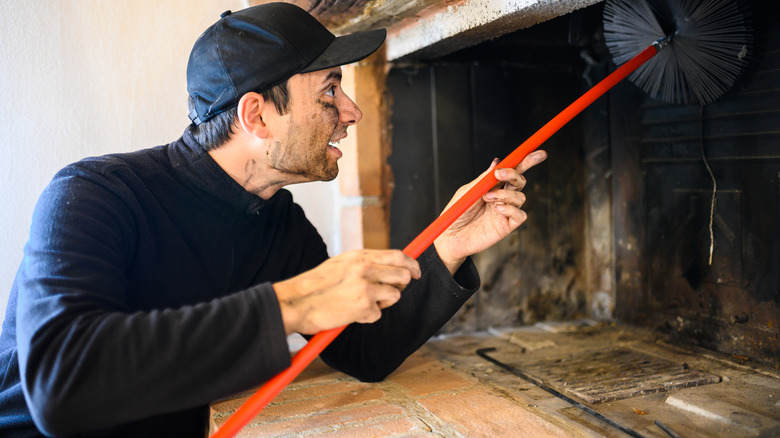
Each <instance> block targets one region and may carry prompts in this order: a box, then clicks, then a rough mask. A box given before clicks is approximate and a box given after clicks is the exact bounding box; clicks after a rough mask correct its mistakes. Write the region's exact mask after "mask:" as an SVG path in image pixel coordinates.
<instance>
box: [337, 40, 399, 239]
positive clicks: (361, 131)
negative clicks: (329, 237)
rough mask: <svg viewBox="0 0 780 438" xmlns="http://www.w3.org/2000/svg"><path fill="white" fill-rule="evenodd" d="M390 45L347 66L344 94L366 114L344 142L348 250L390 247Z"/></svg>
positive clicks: (342, 166)
mask: <svg viewBox="0 0 780 438" xmlns="http://www.w3.org/2000/svg"><path fill="white" fill-rule="evenodd" d="M386 68H387V61H386V59H385V51H384V48H380V50H378V51H377V52H376V53H374V54H373V55H371V56H370V57H369V58H367V59H365V60H363V61H361V62H359V63H357V64H351V65H347V66H344V67H342V71H343V80H342V87H343V88H344V92H345V93H347V95H348V96H350V97H351V98H352V99H353V100H354V101H355V103H356V104H357V105H358V107H359V108H360V110H361V112H362V113H363V118H362V119H361V121H360V123H358V124H357V125H356V126H351V127H349V129H348V130H347V132H348V136H347V137H346V138H345V139H343V140H342V141H341V143H340V145H339V147H340V149H341V150H342V151H343V152H344V156H343V157H342V159H341V160H340V161H339V187H340V191H341V196H342V206H341V236H342V237H341V246H342V249H343V250H345V251H346V250H351V249H359V248H372V249H385V248H388V247H389V245H390V237H389V236H390V232H389V226H390V225H389V210H388V206H389V199H390V194H391V191H390V190H391V189H390V188H391V183H390V181H391V179H392V176H391V174H390V169H389V166H388V164H387V157H388V155H389V153H390V130H389V124H390V117H389V111H390V107H389V104H388V99H387V97H386V96H387V90H386V88H387V87H386V85H385V82H386V77H387V73H386Z"/></svg>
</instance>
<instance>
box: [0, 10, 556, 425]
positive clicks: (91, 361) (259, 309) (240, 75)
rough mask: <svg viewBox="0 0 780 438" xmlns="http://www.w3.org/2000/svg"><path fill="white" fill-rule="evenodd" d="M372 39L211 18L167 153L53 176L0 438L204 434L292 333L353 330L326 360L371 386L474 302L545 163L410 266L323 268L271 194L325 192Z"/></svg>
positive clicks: (5, 338) (368, 262)
mask: <svg viewBox="0 0 780 438" xmlns="http://www.w3.org/2000/svg"><path fill="white" fill-rule="evenodd" d="M384 35H385V34H384V31H383V30H376V31H367V32H362V33H357V34H352V35H348V36H344V37H339V38H335V37H334V36H333V35H332V34H331V33H330V32H328V31H327V30H326V29H325V28H324V27H323V26H321V25H320V24H319V23H318V22H317V21H316V20H315V19H314V18H313V17H311V16H310V15H309V14H307V13H306V12H305V11H303V10H302V9H300V8H298V7H296V6H292V5H289V4H283V3H276V4H266V5H262V6H256V7H253V8H249V9H246V10H243V11H240V12H237V13H235V14H231V13H229V12H227V13H225V14H223V17H222V18H221V19H220V20H219V21H218V22H217V23H216V24H214V25H213V26H211V27H210V28H209V29H207V30H206V32H205V33H204V34H203V35H202V36H201V37H200V38H199V39H198V41H197V42H196V43H195V46H194V48H193V51H192V54H191V56H190V61H189V64H188V71H187V81H188V91H189V94H190V99H191V100H190V107H191V111H190V118H191V120H192V121H193V123H192V124H191V125H190V126H189V127H188V129H187V130H186V131H185V133H184V135H183V136H182V138H180V139H179V140H177V141H175V142H173V143H170V144H168V145H165V146H159V147H156V148H152V149H148V150H142V151H137V152H134V153H128V154H117V155H109V156H104V157H96V158H89V159H85V160H82V161H80V162H78V163H75V164H72V165H70V166H67V167H66V168H65V169H63V170H62V171H60V172H59V173H58V174H57V175H56V176H55V177H54V179H53V180H52V182H51V183H50V185H49V186H48V187H47V188H46V190H45V191H44V193H43V194H42V196H41V198H40V200H39V201H38V205H37V206H36V210H35V213H34V217H33V224H32V227H31V232H30V239H29V242H28V244H27V246H26V248H25V258H24V260H23V262H22V265H21V267H20V269H19V272H18V274H17V278H16V281H15V283H14V286H13V290H12V291H11V298H10V300H9V304H8V311H7V315H6V320H5V322H4V326H3V334H2V338H1V339H0V367H2V368H3V369H4V370H5V371H4V374H3V380H2V385H0V391H1V392H0V432H6V433H11V434H13V436H39V435H40V434H41V433H43V434H47V435H74V434H80V435H82V436H111V437H116V436H136V437H137V436H167V437H170V436H203V435H204V433H205V430H206V421H207V406H208V404H209V402H211V401H213V400H215V399H218V398H221V397H225V396H228V395H231V394H234V393H236V392H239V391H243V390H246V389H249V388H252V387H255V386H257V385H260V384H262V383H263V382H264V381H266V380H267V379H269V378H270V377H272V376H273V375H275V374H276V373H278V372H279V371H282V370H283V369H285V368H286V367H287V366H288V365H289V363H290V356H289V353H288V346H287V343H286V337H287V335H289V334H292V333H296V332H297V333H302V334H305V335H312V334H315V333H317V332H319V331H322V330H326V329H330V328H334V327H339V326H342V325H347V324H349V326H348V327H347V329H346V330H345V331H344V332H343V333H342V335H341V336H339V338H338V339H336V340H335V341H334V343H333V344H332V345H331V346H330V347H329V348H328V349H326V351H325V352H324V353H323V354H322V358H323V360H325V361H326V362H327V363H328V364H330V365H331V366H333V367H335V368H337V369H339V370H342V371H344V372H346V373H349V374H351V375H353V376H356V377H357V378H359V379H362V380H368V381H375V380H381V379H383V378H384V377H385V376H386V375H387V374H389V373H390V372H392V371H393V370H394V369H395V368H397V367H398V366H399V365H400V364H401V362H403V360H404V359H405V358H406V357H407V356H408V355H409V354H411V353H412V352H414V351H415V350H416V349H417V348H419V347H420V346H421V345H422V344H423V343H424V342H425V341H426V340H427V339H428V338H429V337H430V336H431V335H433V334H434V333H435V332H436V331H437V330H438V329H439V328H440V327H441V326H442V325H443V324H444V323H445V322H446V321H447V320H448V319H449V318H450V317H451V316H452V315H453V314H454V313H455V312H456V311H457V309H458V308H459V307H460V306H461V305H462V304H463V303H464V302H465V301H466V300H467V299H468V298H469V297H470V296H471V294H473V293H474V291H476V289H477V287H478V282H479V280H478V276H477V273H476V270H475V268H474V266H473V264H472V263H471V262H470V261H469V259H468V256H469V255H471V254H474V253H476V252H478V251H481V250H483V249H485V248H487V247H489V246H491V245H492V244H494V243H495V242H497V241H498V240H500V239H501V238H503V237H504V236H506V235H507V234H508V233H510V232H511V231H512V230H514V229H515V228H516V227H518V226H519V225H520V224H521V223H522V222H523V221H524V220H525V213H524V212H522V211H521V210H520V207H521V205H522V204H523V202H524V196H523V194H522V193H521V192H520V189H522V187H523V186H524V184H525V180H524V178H523V177H522V173H523V172H524V171H525V170H526V169H528V168H529V167H531V166H533V165H534V164H537V163H538V162H541V161H542V160H543V159H544V157H545V155H544V153H537V154H534V155H531V156H529V157H528V158H527V159H526V160H524V162H523V163H521V164H520V165H519V166H518V168H517V169H501V170H495V169H493V166H491V169H490V171H495V172H496V176H497V178H498V179H499V181H500V184H499V186H497V187H496V188H494V189H493V190H491V191H490V192H489V193H488V194H487V195H485V197H484V198H483V201H481V202H480V203H478V205H475V206H474V207H472V208H471V209H470V210H469V211H468V212H466V213H465V214H464V215H463V217H461V218H460V219H459V220H458V221H457V222H456V223H455V224H453V226H452V227H450V229H448V230H447V231H446V232H445V233H444V234H442V236H441V237H440V238H439V239H437V241H436V242H435V244H434V246H433V247H431V248H429V249H428V250H427V251H426V252H425V253H424V254H423V255H422V256H421V257H420V258H419V263H418V262H417V261H415V260H413V259H411V258H409V257H407V256H405V255H404V254H403V253H401V252H400V251H397V250H371V251H370V250H363V251H354V252H349V253H346V254H342V255H339V256H336V257H333V258H330V259H328V257H327V252H326V248H325V245H324V243H323V241H322V239H321V238H320V236H319V235H318V234H317V232H316V231H315V229H314V227H313V226H312V225H311V224H310V223H309V222H308V220H306V218H305V216H304V214H303V212H302V210H301V209H300V207H298V206H297V205H296V204H294V203H293V202H292V198H291V195H290V193H289V192H287V191H286V190H283V189H282V187H284V186H286V185H288V184H295V183H301V182H307V181H317V180H331V179H333V178H335V177H336V175H337V173H338V166H337V161H338V159H339V158H340V157H341V151H340V150H339V149H338V142H339V141H340V140H341V139H342V138H344V137H345V136H346V135H347V127H348V126H350V125H353V124H355V123H357V122H358V121H359V120H360V118H361V113H360V110H359V109H358V107H357V106H356V105H355V104H354V102H352V101H351V100H350V99H349V97H347V96H346V95H345V94H344V92H343V90H342V89H341V83H340V80H341V70H340V67H339V66H340V65H343V64H346V63H351V62H355V61H358V60H360V59H362V58H364V57H365V56H368V55H369V54H370V53H372V52H373V51H375V50H376V49H377V48H378V47H379V46H380V45H381V43H382V42H383V40H384ZM462 190H463V189H462Z"/></svg>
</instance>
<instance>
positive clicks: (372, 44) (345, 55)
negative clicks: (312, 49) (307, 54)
mask: <svg viewBox="0 0 780 438" xmlns="http://www.w3.org/2000/svg"><path fill="white" fill-rule="evenodd" d="M386 35H387V31H386V30H385V29H373V30H365V31H361V32H355V33H351V34H349V35H343V36H340V37H336V39H334V40H333V41H332V42H331V43H330V45H329V46H328V48H326V49H325V51H324V52H322V53H321V54H320V56H318V57H316V58H315V59H314V61H312V62H311V63H309V65H307V66H306V67H304V68H303V70H301V71H300V73H308V72H312V71H317V70H324V69H326V68H331V67H336V66H339V65H344V64H351V63H353V62H357V61H360V60H361V59H364V58H365V57H367V56H368V55H370V54H372V53H374V52H375V51H376V49H378V48H379V47H380V46H381V45H382V43H383V42H384V41H385V37H386Z"/></svg>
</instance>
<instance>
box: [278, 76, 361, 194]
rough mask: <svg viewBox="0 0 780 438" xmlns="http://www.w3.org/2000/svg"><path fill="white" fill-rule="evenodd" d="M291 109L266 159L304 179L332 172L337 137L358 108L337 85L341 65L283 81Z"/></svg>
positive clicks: (329, 176)
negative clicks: (286, 81) (285, 84)
mask: <svg viewBox="0 0 780 438" xmlns="http://www.w3.org/2000/svg"><path fill="white" fill-rule="evenodd" d="M287 89H288V92H289V96H290V100H289V112H288V113H287V114H286V115H284V116H282V117H281V118H280V119H279V122H281V123H280V124H279V125H278V128H277V129H276V132H275V133H274V135H273V140H272V144H271V146H270V147H269V149H268V153H267V159H268V164H269V165H270V166H271V167H273V168H274V169H276V170H278V171H281V172H284V173H286V174H290V175H297V176H300V177H303V178H302V179H303V180H307V181H316V180H320V181H330V180H332V179H334V178H336V175H338V172H339V168H338V164H337V161H338V159H339V158H341V151H340V150H339V149H338V148H337V145H338V142H339V141H340V140H341V139H342V138H344V137H346V136H347V126H349V125H354V124H355V123H357V122H358V121H359V120H360V118H361V117H362V114H361V112H360V109H358V107H357V105H355V103H354V102H353V101H352V100H351V99H350V98H349V97H347V95H346V94H344V91H343V90H342V89H341V68H340V67H335V68H332V69H328V70H320V71H315V72H311V73H304V74H298V75H295V76H293V77H292V78H290V80H289V81H288V83H287Z"/></svg>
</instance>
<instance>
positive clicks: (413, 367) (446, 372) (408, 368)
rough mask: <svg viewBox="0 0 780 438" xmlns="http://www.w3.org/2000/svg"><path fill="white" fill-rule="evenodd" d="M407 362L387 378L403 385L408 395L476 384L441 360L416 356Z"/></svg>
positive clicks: (418, 394) (419, 394)
mask: <svg viewBox="0 0 780 438" xmlns="http://www.w3.org/2000/svg"><path fill="white" fill-rule="evenodd" d="M406 362H407V363H404V364H403V365H402V366H401V367H400V368H399V369H398V370H397V371H396V372H395V373H393V374H392V375H391V376H390V377H389V378H388V379H387V380H388V381H389V382H393V383H396V384H398V385H401V386H402V387H403V388H402V389H403V391H404V393H406V394H407V395H410V396H413V397H416V396H421V395H425V394H430V393H433V392H439V391H447V390H453V389H460V388H467V387H470V386H474V383H472V382H470V381H468V380H466V379H464V378H463V377H461V376H460V375H459V374H457V373H456V372H454V371H453V370H452V369H450V368H448V367H446V366H445V365H443V364H442V363H441V362H438V361H434V360H428V359H424V358H417V357H414V356H413V357H412V358H410V359H408V360H407V361H406Z"/></svg>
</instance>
